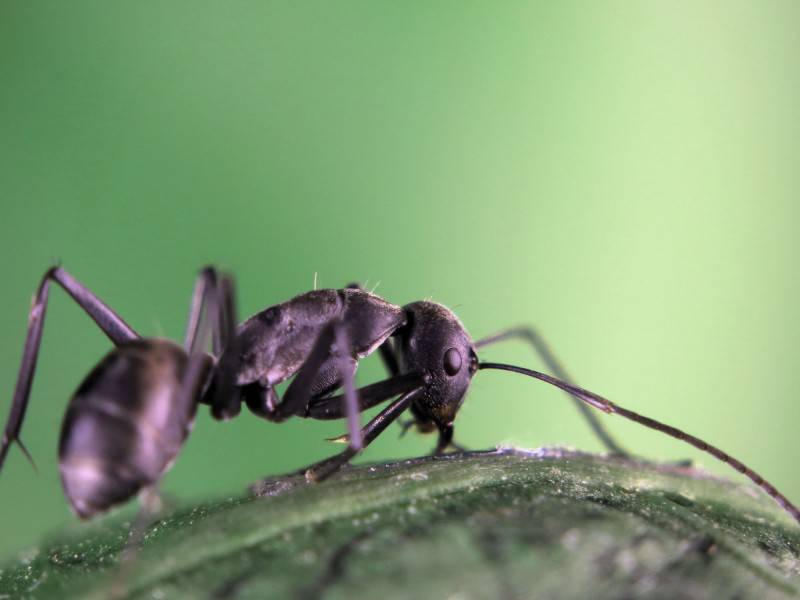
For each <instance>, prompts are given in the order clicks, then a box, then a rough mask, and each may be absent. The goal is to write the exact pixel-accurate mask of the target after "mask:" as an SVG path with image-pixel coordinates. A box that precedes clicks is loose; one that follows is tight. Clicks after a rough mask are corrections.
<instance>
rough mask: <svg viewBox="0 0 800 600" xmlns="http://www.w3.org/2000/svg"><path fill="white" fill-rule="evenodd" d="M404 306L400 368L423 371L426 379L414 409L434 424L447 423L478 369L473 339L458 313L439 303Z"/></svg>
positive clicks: (443, 424)
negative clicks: (404, 322)
mask: <svg viewBox="0 0 800 600" xmlns="http://www.w3.org/2000/svg"><path fill="white" fill-rule="evenodd" d="M403 310H404V311H405V313H406V319H407V325H406V326H405V327H403V328H402V329H400V330H399V332H398V336H399V344H398V349H399V353H400V360H401V363H402V367H403V371H404V372H406V373H409V372H413V371H416V372H420V373H423V374H424V376H425V379H426V386H425V388H424V392H423V394H422V396H421V397H420V399H419V400H417V401H416V402H415V412H416V413H418V414H419V416H420V417H422V418H423V419H426V420H430V421H433V422H434V423H436V424H437V425H440V426H448V425H450V424H451V423H452V422H453V419H455V416H456V413H457V412H458V409H459V408H460V407H461V404H462V402H463V401H464V395H465V394H466V393H467V389H468V388H469V384H470V381H471V380H472V376H473V375H474V374H475V372H476V371H477V370H478V355H477V354H476V353H475V347H474V345H473V343H472V339H471V338H470V337H469V334H468V333H467V331H466V330H465V329H464V326H463V325H462V324H461V322H460V321H459V320H458V317H456V316H455V314H453V313H452V312H451V311H450V310H449V309H448V308H445V307H444V306H442V305H440V304H436V303H435V302H414V303H413V304H408V305H407V306H404V307H403Z"/></svg>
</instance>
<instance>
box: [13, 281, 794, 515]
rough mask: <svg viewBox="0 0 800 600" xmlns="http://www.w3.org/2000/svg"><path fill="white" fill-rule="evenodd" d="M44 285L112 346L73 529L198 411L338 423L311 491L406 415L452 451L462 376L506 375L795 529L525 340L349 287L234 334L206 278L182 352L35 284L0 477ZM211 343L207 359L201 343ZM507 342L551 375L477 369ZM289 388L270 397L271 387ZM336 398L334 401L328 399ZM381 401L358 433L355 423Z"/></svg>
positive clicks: (225, 307)
mask: <svg viewBox="0 0 800 600" xmlns="http://www.w3.org/2000/svg"><path fill="white" fill-rule="evenodd" d="M51 281H54V282H56V283H57V284H59V285H60V286H61V287H62V288H63V289H64V290H65V291H66V292H67V293H68V294H69V295H70V296H71V297H72V298H73V299H74V300H75V301H76V302H77V303H78V305H79V306H80V307H81V308H82V309H83V310H84V311H85V312H86V313H87V314H88V315H89V316H90V317H91V318H92V319H93V320H94V321H95V323H96V324H97V325H98V326H99V327H100V329H101V330H102V331H103V332H104V333H105V334H106V336H108V338H109V339H110V340H111V341H112V342H113V343H114V344H115V346H116V347H115V348H114V349H113V350H112V351H111V352H110V353H109V354H108V355H106V357H105V358H103V359H102V360H101V361H100V363H99V364H98V365H97V366H96V367H95V368H94V369H93V370H92V371H91V372H90V373H89V375H88V376H87V377H86V379H84V381H83V382H82V383H81V384H80V386H79V387H78V390H77V391H76V392H75V395H74V396H73V397H72V399H71V400H70V403H69V406H68V408H67V412H66V415H65V417H64V422H63V425H62V429H61V439H60V443H59V467H60V471H61V479H62V483H63V486H64V491H65V494H66V496H67V498H68V500H69V502H70V504H71V505H72V508H73V509H74V511H75V512H76V513H77V514H78V516H80V517H81V518H89V517H92V516H94V515H96V514H98V513H100V512H102V511H105V510H107V509H108V508H110V507H112V506H114V505H117V504H119V503H122V502H125V501H126V500H128V499H130V498H131V497H133V496H134V495H136V494H137V493H138V492H140V491H142V490H143V489H145V488H149V487H151V486H153V485H155V484H156V483H157V482H158V480H159V479H160V478H161V477H162V476H163V474H164V472H165V471H166V470H167V469H168V468H169V466H170V465H171V464H172V462H173V460H174V459H175V457H176V456H177V454H178V452H179V450H180V448H181V447H182V445H183V443H184V442H185V440H186V437H187V436H188V434H189V431H190V430H191V427H192V422H193V420H194V416H195V412H196V409H197V405H198V404H206V405H209V407H210V409H211V414H212V415H213V416H214V418H216V419H228V418H232V417H234V416H236V415H237V414H238V413H239V411H240V407H241V403H242V401H244V402H245V404H246V405H247V407H248V408H249V409H250V411H251V412H252V413H254V414H255V415H257V416H259V417H263V418H265V419H267V420H270V421H275V422H280V421H284V420H286V419H288V418H290V417H302V418H312V419H323V420H326V419H346V420H347V424H348V431H349V433H348V435H346V436H343V438H342V440H343V441H347V443H348V447H347V448H346V449H345V450H344V451H343V452H341V453H340V454H337V455H335V456H333V457H331V458H328V459H326V460H323V461H321V462H319V463H317V464H315V465H312V466H311V467H309V468H308V469H306V470H305V474H306V477H307V478H308V479H309V480H320V479H323V478H325V477H327V476H329V475H330V474H332V473H333V472H335V471H336V470H337V469H338V468H339V467H341V466H343V465H344V464H346V463H347V462H349V461H350V460H351V459H352V458H353V457H354V456H355V455H356V454H357V453H358V452H359V451H361V449H362V448H364V447H366V446H367V445H368V444H370V443H371V442H372V441H373V440H374V439H375V438H376V437H377V436H378V435H380V434H381V433H382V432H383V431H384V430H385V429H386V428H387V427H388V426H389V425H390V424H391V423H392V422H394V421H395V420H397V419H398V417H399V416H400V415H401V414H402V413H404V412H405V411H406V410H409V411H410V412H411V414H412V415H413V417H414V418H413V421H412V424H415V425H416V426H417V427H418V429H419V430H421V431H438V433H439V441H438V443H437V445H436V449H435V452H436V453H442V452H444V451H445V450H446V449H447V448H448V447H450V446H451V445H454V444H453V422H454V421H455V418H456V414H457V413H458V410H459V408H460V407H461V404H462V402H463V401H464V398H465V395H466V393H467V390H468V388H469V385H470V383H471V381H472V378H473V376H474V375H475V374H476V373H477V372H478V371H479V370H484V369H497V370H503V371H511V372H514V373H520V374H522V375H527V376H529V377H533V378H535V379H539V380H541V381H544V382H546V383H549V384H551V385H554V386H556V387H558V388H560V389H562V390H563V391H565V392H566V393H567V394H569V395H570V396H572V397H573V399H575V401H576V403H577V405H578V406H579V407H580V408H581V410H582V412H583V414H584V416H585V417H586V418H587V420H588V422H589V425H590V426H591V427H592V428H593V429H594V431H595V433H596V434H597V435H598V436H599V437H600V439H601V441H602V442H603V443H604V444H605V445H606V447H607V449H608V450H609V451H610V452H611V453H612V454H618V455H620V454H624V452H623V451H622V449H621V448H620V447H619V446H618V445H616V443H615V442H614V441H613V439H612V438H611V437H610V436H609V434H608V433H607V432H606V431H605V429H604V428H603V427H602V425H601V424H600V422H599V421H598V420H597V419H596V418H595V414H594V413H593V412H592V411H591V409H590V408H589V407H592V408H595V409H598V410H600V411H603V412H606V413H614V414H618V415H621V416H623V417H625V418H627V419H630V420H632V421H636V422H637V423H640V424H642V425H644V426H646V427H649V428H651V429H655V430H658V431H661V432H662V433H665V434H667V435H669V436H672V437H674V438H677V439H679V440H683V441H684V442H687V443H689V444H691V445H692V446H694V447H696V448H698V449H700V450H702V451H704V452H707V453H709V454H711V455H712V456H714V457H715V458H717V459H719V460H721V461H723V462H726V463H728V464H729V465H731V466H732V467H733V468H734V469H736V470H737V471H739V472H740V473H742V474H744V475H746V476H747V477H749V478H750V479H751V480H752V481H753V482H754V483H755V484H756V485H758V486H759V487H760V488H761V489H762V490H764V491H765V492H766V493H767V494H768V495H769V496H771V497H772V498H773V499H774V500H775V501H776V502H777V503H778V504H779V505H780V506H782V507H783V508H784V509H785V510H786V511H787V512H789V513H790V514H791V515H792V516H793V517H794V518H795V519H796V520H797V521H798V522H800V510H798V509H797V507H795V506H794V505H793V504H792V503H791V502H790V501H789V500H788V499H787V498H786V497H785V496H783V494H781V493H780V492H778V491H777V490H776V489H775V487H774V486H772V485H771V484H770V483H768V482H767V481H765V480H764V479H763V478H762V477H761V476H760V475H758V474H757V473H756V472H754V471H753V470H751V469H750V468H749V467H747V466H746V465H744V464H743V463H741V462H740V461H738V460H736V459H735V458H733V457H731V456H729V455H728V454H726V453H724V452H723V451H721V450H719V449H718V448H716V447H714V446H712V445H710V444H708V443H706V442H704V441H703V440H701V439H699V438H696V437H694V436H692V435H689V434H687V433H684V432H683V431H681V430H679V429H676V428H674V427H671V426H669V425H665V424H663V423H661V422H659V421H655V420H654V419H650V418H649V417H645V416H642V415H640V414H638V413H635V412H633V411H630V410H628V409H625V408H623V407H621V406H619V405H617V404H614V403H612V402H611V401H609V400H607V399H605V398H603V397H601V396H598V395H597V394H594V393H592V392H590V391H588V390H585V389H583V388H581V387H578V386H576V385H574V384H573V383H571V382H570V381H569V379H568V377H567V376H566V374H565V373H564V371H563V369H562V368H561V367H560V365H559V364H558V363H557V362H556V360H555V358H554V357H553V355H552V354H551V353H550V351H549V349H548V348H547V346H546V345H545V344H544V342H543V341H542V339H541V338H540V337H539V336H538V334H537V333H536V332H535V331H534V330H531V329H528V328H514V329H509V330H505V331H501V332H499V333H497V334H495V335H492V336H489V337H487V338H484V339H482V340H479V341H476V342H473V340H472V339H471V338H470V336H469V334H468V333H467V331H466V330H465V329H464V327H463V325H462V324H461V322H460V321H459V320H458V318H457V317H456V316H455V314H453V312H451V311H450V310H449V309H447V308H445V307H444V306H441V305H440V304H436V303H434V302H429V301H423V302H414V303H412V304H408V305H406V306H404V307H399V306H395V305H393V304H391V303H389V302H387V301H386V300H384V299H382V298H380V297H378V296H376V295H375V294H373V293H370V292H367V291H365V290H362V289H361V288H359V287H358V286H355V285H353V286H349V287H347V288H344V289H336V290H334V289H325V290H314V291H311V292H307V293H305V294H301V295H299V296H297V297H295V298H293V299H291V300H289V301H287V302H284V303H282V304H278V305H276V306H272V307H270V308H267V309H265V310H263V311H261V312H259V313H257V314H256V315H254V316H252V317H250V318H249V319H248V320H246V321H244V322H243V323H242V324H240V325H238V326H237V325H236V319H235V311H234V298H233V285H232V280H231V278H230V277H228V276H219V275H218V274H217V272H216V271H215V270H214V269H213V268H211V267H206V268H204V269H203V270H202V271H201V272H200V275H199V276H198V279H197V282H196V285H195V290H194V293H193V296H192V302H191V308H190V312H189V322H188V325H187V331H186V338H185V341H184V344H183V346H180V345H178V344H176V343H174V342H171V341H169V340H164V339H160V338H142V337H141V336H139V334H138V333H136V331H134V330H133V329H132V328H131V327H130V326H129V325H128V324H127V323H125V321H123V320H122V318H121V317H119V316H118V315H117V314H116V313H115V312H114V311H113V310H111V309H110V308H109V307H108V306H107V305H106V304H104V303H103V302H102V301H101V300H100V299H99V298H97V297H96V296H95V295H94V294H93V293H92V292H90V291H89V290H88V289H87V288H86V287H85V286H83V285H82V284H81V283H80V282H78V281H77V280H76V279H75V278H74V277H72V276H71V275H70V274H69V273H67V272H66V271H65V270H64V269H62V268H60V267H54V268H51V269H49V270H48V271H47V272H46V273H45V274H44V276H43V277H42V280H41V283H40V284H39V287H38V290H37V293H36V296H35V297H34V301H33V306H32V308H31V312H30V316H29V325H28V335H27V339H26V343H25V348H24V351H23V355H22V364H21V366H20V371H19V376H18V379H17V385H16V388H15V391H14V398H13V401H12V404H11V411H10V414H9V418H8V421H7V423H6V427H5V432H4V435H3V438H2V443H1V444H0V467H2V464H3V461H4V459H5V457H6V454H7V452H8V449H9V446H10V444H11V443H12V442H17V444H18V445H19V446H20V448H21V449H22V450H23V452H24V453H25V454H26V456H28V458H30V456H29V455H28V452H27V450H26V449H25V447H24V446H23V444H22V442H21V441H20V437H19V434H20V429H21V426H22V422H23V420H24V416H25V409H26V407H27V403H28V397H29V394H30V388H31V383H32V381H33V376H34V371H35V368H36V359H37V355H38V351H39V345H40V341H41V335H42V327H43V323H44V317H45V309H46V307H47V297H48V288H49V283H50V282H51ZM209 334H210V335H211V338H212V340H211V341H212V343H211V350H212V351H211V354H208V353H206V351H205V346H206V338H207V337H208V336H209ZM510 338H519V339H522V340H525V341H527V342H528V343H530V345H531V346H532V347H533V348H534V349H535V350H536V351H537V352H538V353H539V354H540V356H541V357H542V359H543V360H544V362H545V363H546V364H547V365H548V368H549V369H550V370H551V371H552V372H553V373H554V374H555V376H551V375H547V374H545V373H540V372H538V371H534V370H531V369H525V368H522V367H517V366H513V365H507V364H502V363H490V362H481V361H479V359H478V354H477V350H478V349H480V348H482V347H485V346H487V345H489V344H493V343H496V342H500V341H504V340H507V339H510ZM375 350H378V352H379V354H380V356H381V358H382V359H383V362H384V364H385V366H386V368H387V370H388V371H389V375H390V376H389V377H388V378H387V379H385V380H383V381H379V382H377V383H373V384H371V385H367V386H364V387H361V388H359V389H356V387H355V384H354V375H355V371H356V368H357V366H358V361H359V359H361V358H363V357H365V356H367V355H369V354H371V353H372V352H374V351H375ZM291 377H293V379H292V381H291V382H290V383H289V385H288V387H287V388H286V392H285V393H284V395H283V398H279V397H278V395H277V393H276V391H275V386H276V385H277V384H279V383H281V382H282V381H286V380H287V379H289V378H291ZM338 390H342V393H341V394H339V395H335V393H336V392H337V391H338ZM387 401H391V402H390V403H389V404H388V405H387V406H386V407H385V408H384V409H383V410H382V411H380V412H379V413H378V415H377V416H375V417H374V418H373V419H372V420H371V421H369V423H368V424H367V425H366V426H364V427H363V428H362V427H361V424H360V413H361V412H363V411H365V410H367V409H369V408H371V407H374V406H377V405H378V404H381V403H383V402H387Z"/></svg>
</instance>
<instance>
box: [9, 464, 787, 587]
mask: <svg viewBox="0 0 800 600" xmlns="http://www.w3.org/2000/svg"><path fill="white" fill-rule="evenodd" d="M253 491H254V492H255V493H251V494H248V495H246V496H244V497H242V498H238V499H233V500H225V501H219V502H211V503H208V504H203V505H200V506H195V507H187V508H181V509H177V510H174V511H173V512H170V513H168V514H164V515H160V516H159V518H158V519H156V520H155V521H154V522H153V523H152V524H151V525H150V526H148V527H147V528H146V530H145V531H144V541H143V547H142V549H141V551H140V552H138V554H137V555H136V557H135V559H134V560H133V561H131V562H128V563H126V564H125V565H124V566H123V567H121V566H120V564H119V563H120V554H121V550H122V549H123V548H124V545H125V540H126V539H127V535H128V531H129V524H127V523H122V522H120V521H119V520H118V519H113V518H112V519H110V520H105V521H103V522H101V523H99V524H93V525H88V526H82V527H80V528H78V530H79V533H77V534H76V533H71V534H68V535H67V534H62V536H61V537H59V538H56V539H53V540H51V541H49V542H47V543H45V544H43V545H42V546H41V547H40V548H38V549H35V550H32V551H28V552H26V553H23V554H24V555H22V556H21V557H20V560H19V561H18V562H16V563H13V564H8V565H6V566H5V568H4V569H3V570H2V573H1V574H0V598H6V597H9V598H107V597H109V596H110V595H111V594H112V591H113V590H115V589H124V595H125V596H126V597H131V598H150V599H159V598H259V599H269V598H290V597H291V598H309V599H310V598H321V597H324V598H353V597H356V598H360V597H371V598H443V599H444V598H452V599H470V598H550V597H562V598H586V597H588V596H591V597H592V598H593V600H598V599H602V598H627V597H652V598H707V597H711V598H720V597H740V598H785V597H794V596H797V595H800V591H799V590H800V562H798V553H799V552H800V527H798V525H797V523H795V522H794V521H793V520H792V519H791V518H790V517H788V516H787V515H785V514H784V513H783V512H782V511H781V510H780V509H779V508H777V507H776V506H775V505H774V504H773V503H772V501H771V500H770V499H769V498H767V497H766V496H765V495H764V494H762V493H761V492H760V491H758V490H757V489H755V488H753V487H751V486H749V485H745V484H737V483H731V482H728V481H725V480H720V479H717V478H714V477H712V476H710V475H708V474H706V473H704V472H702V471H699V470H696V469H692V468H681V467H677V466H665V465H653V464H648V463H640V462H635V461H628V460H621V459H612V458H607V457H599V456H591V455H584V454H579V453H575V452H569V451H564V450H558V449H551V450H539V451H522V450H514V449H498V450H496V451H489V452H477V453H467V454H454V455H449V456H446V457H439V458H424V459H416V460H410V461H404V462H399V463H391V464H386V465H371V466H370V465H368V466H361V467H355V468H350V469H346V470H345V471H343V472H341V473H340V474H338V475H336V476H335V477H333V478H331V479H330V480H328V481H326V482H324V483H321V484H308V483H306V482H305V481H304V479H303V478H301V477H298V476H288V477H283V478H275V479H270V480H265V481H264V482H261V483H259V484H257V485H256V486H254V487H253Z"/></svg>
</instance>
